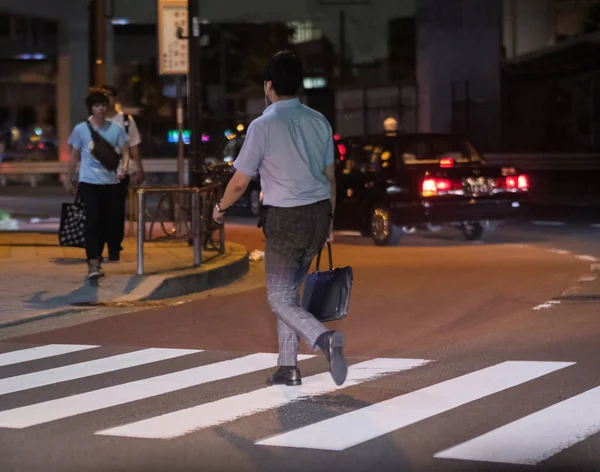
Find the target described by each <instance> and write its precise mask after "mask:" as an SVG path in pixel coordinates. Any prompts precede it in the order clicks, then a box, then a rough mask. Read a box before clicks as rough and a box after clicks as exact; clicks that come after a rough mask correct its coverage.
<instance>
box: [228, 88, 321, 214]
mask: <svg viewBox="0 0 600 472" xmlns="http://www.w3.org/2000/svg"><path fill="white" fill-rule="evenodd" d="M330 164H333V136H332V131H331V126H330V125H329V122H328V121H327V119H326V118H325V117H324V116H323V115H322V114H321V113H319V112H317V111H315V110H313V109H311V108H309V107H307V106H305V105H303V104H302V103H300V100H298V99H297V98H294V99H290V100H281V101H279V102H275V103H273V104H272V105H270V106H269V107H267V108H266V109H265V111H264V112H263V115H262V116H261V117H259V118H257V119H256V120H254V121H253V122H252V123H251V124H250V126H249V127H248V133H247V134H246V140H245V142H244V145H243V146H242V149H241V150H240V153H239V155H238V157H237V159H236V160H235V162H234V167H235V168H236V169H237V170H239V171H240V172H243V173H244V174H246V175H249V176H253V175H254V174H256V172H257V171H258V172H259V174H260V182H261V187H262V191H263V203H264V204H265V205H269V206H276V207H295V206H301V205H309V204H311V203H316V202H318V201H322V200H327V199H329V198H330V197H331V185H330V183H329V180H328V179H327V177H326V176H325V174H324V171H325V167H326V166H328V165H330Z"/></svg>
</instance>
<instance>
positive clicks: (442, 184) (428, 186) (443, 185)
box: [421, 178, 452, 197]
mask: <svg viewBox="0 0 600 472" xmlns="http://www.w3.org/2000/svg"><path fill="white" fill-rule="evenodd" d="M451 189H452V182H451V181H450V180H449V179H434V178H427V179H425V180H423V185H422V188H421V194H422V195H423V196H424V197H431V196H433V195H438V194H439V193H445V192H448V191H449V190H451Z"/></svg>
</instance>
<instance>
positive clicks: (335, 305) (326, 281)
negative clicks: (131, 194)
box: [302, 243, 353, 322]
mask: <svg viewBox="0 0 600 472" xmlns="http://www.w3.org/2000/svg"><path fill="white" fill-rule="evenodd" d="M321 252H322V250H319V254H318V255H317V265H316V269H315V271H314V272H312V273H310V274H308V276H307V278H306V283H305V285H304V296H303V302H302V305H303V307H304V309H305V310H306V311H308V312H309V313H311V314H312V315H313V316H314V317H315V318H317V319H318V320H319V321H321V322H327V321H336V320H341V319H342V318H345V317H346V314H347V313H348V306H349V303H350V293H351V291H352V282H353V272H352V267H350V266H346V267H336V268H334V267H333V258H332V254H331V244H330V243H327V252H328V254H329V270H325V271H319V265H320V263H321Z"/></svg>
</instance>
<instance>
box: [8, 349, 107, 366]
mask: <svg viewBox="0 0 600 472" xmlns="http://www.w3.org/2000/svg"><path fill="white" fill-rule="evenodd" d="M95 347H99V346H90V345H84V344H49V345H47V346H37V347H32V348H29V349H20V350H18V351H11V352H5V353H4V354H0V367H3V366H6V365H12V364H18V363H20V362H28V361H35V360H37V359H44V358H45V357H53V356H60V355H61V354H70V353H72V352H78V351H85V350H86V349H92V348H95Z"/></svg>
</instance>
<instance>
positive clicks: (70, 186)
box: [63, 179, 76, 197]
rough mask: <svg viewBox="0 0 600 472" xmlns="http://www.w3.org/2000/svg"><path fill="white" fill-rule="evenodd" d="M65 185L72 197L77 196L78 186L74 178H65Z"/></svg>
mask: <svg viewBox="0 0 600 472" xmlns="http://www.w3.org/2000/svg"><path fill="white" fill-rule="evenodd" d="M63 186H64V187H65V190H66V191H67V194H68V195H70V196H71V197H74V196H75V191H76V188H75V184H74V183H73V181H72V180H67V179H65V181H64V182H63Z"/></svg>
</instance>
